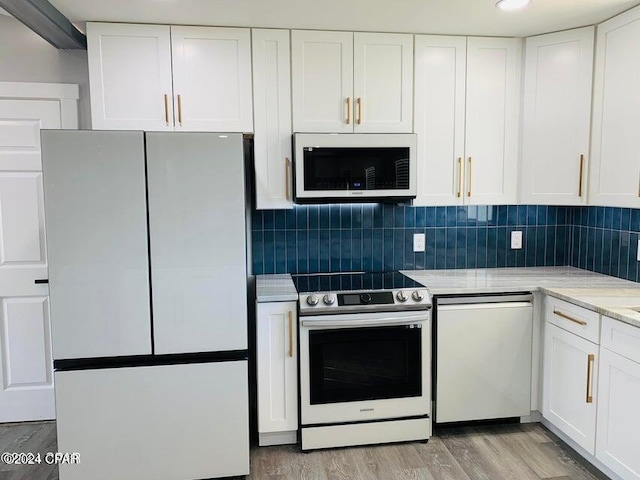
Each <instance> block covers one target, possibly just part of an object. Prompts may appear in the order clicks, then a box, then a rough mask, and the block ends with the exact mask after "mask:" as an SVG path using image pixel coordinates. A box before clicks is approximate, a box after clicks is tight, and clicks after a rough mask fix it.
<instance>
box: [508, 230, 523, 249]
mask: <svg viewBox="0 0 640 480" xmlns="http://www.w3.org/2000/svg"><path fill="white" fill-rule="evenodd" d="M521 248H522V232H521V231H520V230H514V231H513V232H511V250H520V249H521Z"/></svg>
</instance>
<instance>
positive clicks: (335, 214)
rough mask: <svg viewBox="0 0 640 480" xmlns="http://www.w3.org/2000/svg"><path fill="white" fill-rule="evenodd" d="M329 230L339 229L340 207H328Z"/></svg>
mask: <svg viewBox="0 0 640 480" xmlns="http://www.w3.org/2000/svg"><path fill="white" fill-rule="evenodd" d="M329 228H331V230H334V229H338V228H340V205H331V206H330V207H329Z"/></svg>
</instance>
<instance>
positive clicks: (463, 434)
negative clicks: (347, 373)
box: [0, 422, 607, 480]
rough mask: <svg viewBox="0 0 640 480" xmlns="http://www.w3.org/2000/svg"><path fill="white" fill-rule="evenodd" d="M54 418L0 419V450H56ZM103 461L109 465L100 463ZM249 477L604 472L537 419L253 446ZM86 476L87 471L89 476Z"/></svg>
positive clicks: (493, 478)
mask: <svg viewBox="0 0 640 480" xmlns="http://www.w3.org/2000/svg"><path fill="white" fill-rule="evenodd" d="M56 449H57V444H56V431H55V422H43V423H24V424H13V425H0V452H34V453H35V452H40V453H41V454H42V455H44V454H46V453H47V452H55V451H56ZM105 468H109V467H108V465H105ZM249 478H250V479H251V480H502V479H504V480H540V479H547V480H592V479H606V478H607V477H606V476H604V475H602V474H601V473H599V472H598V471H596V470H595V469H594V468H593V467H592V466H591V465H588V464H587V463H586V462H585V461H584V460H582V459H581V458H580V457H579V456H578V455H577V454H576V453H574V452H573V451H572V450H571V449H570V448H569V447H568V446H567V445H566V444H564V443H563V442H562V441H561V440H559V439H558V438H557V437H556V436H555V435H554V434H552V433H551V432H549V431H548V430H547V429H546V428H544V427H543V426H542V425H540V424H535V423H534V424H509V425H492V426H477V427H476V426H474V427H449V428H441V429H438V430H436V432H435V435H434V436H433V437H432V438H431V440H429V443H426V444H425V443H405V444H398V445H383V446H370V447H355V448H341V449H333V450H322V451H315V452H311V453H300V450H299V448H298V447H295V446H282V447H266V448H253V449H252V450H251V475H250V477H249ZM0 480H58V469H57V467H55V466H49V465H38V466H20V467H17V466H11V465H6V464H3V463H0ZM87 480H91V479H87Z"/></svg>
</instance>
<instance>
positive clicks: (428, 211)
mask: <svg viewBox="0 0 640 480" xmlns="http://www.w3.org/2000/svg"><path fill="white" fill-rule="evenodd" d="M424 214H425V218H426V222H427V227H435V226H436V207H425V209H424Z"/></svg>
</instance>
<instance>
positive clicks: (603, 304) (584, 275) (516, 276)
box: [402, 267, 640, 327]
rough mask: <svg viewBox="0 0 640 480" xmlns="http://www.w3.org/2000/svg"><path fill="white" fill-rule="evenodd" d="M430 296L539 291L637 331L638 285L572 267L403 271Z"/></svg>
mask: <svg viewBox="0 0 640 480" xmlns="http://www.w3.org/2000/svg"><path fill="white" fill-rule="evenodd" d="M402 273H404V274H405V275H407V276H408V277H410V278H412V279H413V280H415V281H417V282H419V283H421V284H423V285H424V286H426V287H427V288H428V289H429V291H431V293H432V294H433V295H449V294H465V293H507V292H522V291H541V292H543V293H546V294H548V295H551V296H554V297H557V298H560V299H562V300H566V301H568V302H571V303H575V304H576V305H580V306H581V307H584V308H588V309H589V310H594V311H596V312H598V313H600V314H602V315H607V316H609V317H612V318H615V319H617V320H620V321H623V322H625V323H629V324H631V325H634V326H636V327H640V313H638V312H636V311H634V310H631V308H633V307H640V284H638V283H636V282H631V281H629V280H622V279H620V278H615V277H610V276H608V275H602V274H600V273H594V272H589V271H587V270H581V269H579V268H574V267H524V268H486V269H480V268H479V269H471V270H403V271H402Z"/></svg>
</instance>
